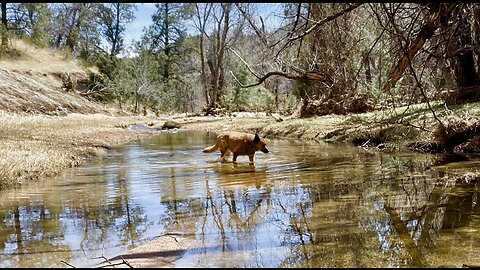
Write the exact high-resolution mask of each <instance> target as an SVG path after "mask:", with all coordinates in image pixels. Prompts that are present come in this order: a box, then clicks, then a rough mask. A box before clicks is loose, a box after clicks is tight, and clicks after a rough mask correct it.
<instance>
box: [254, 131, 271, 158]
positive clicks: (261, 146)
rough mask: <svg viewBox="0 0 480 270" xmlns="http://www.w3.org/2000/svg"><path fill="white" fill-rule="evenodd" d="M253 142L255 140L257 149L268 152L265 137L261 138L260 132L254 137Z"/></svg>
mask: <svg viewBox="0 0 480 270" xmlns="http://www.w3.org/2000/svg"><path fill="white" fill-rule="evenodd" d="M253 142H255V146H256V148H255V150H256V151H262V152H263V153H265V154H266V153H268V149H267V143H266V142H265V138H260V136H258V133H255V138H254V139H253Z"/></svg>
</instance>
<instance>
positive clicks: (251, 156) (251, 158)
mask: <svg viewBox="0 0 480 270" xmlns="http://www.w3.org/2000/svg"><path fill="white" fill-rule="evenodd" d="M253 156H254V155H249V156H248V159H249V160H250V164H253Z"/></svg>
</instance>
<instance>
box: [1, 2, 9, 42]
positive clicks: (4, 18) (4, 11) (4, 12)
mask: <svg viewBox="0 0 480 270" xmlns="http://www.w3.org/2000/svg"><path fill="white" fill-rule="evenodd" d="M2 25H3V28H4V29H3V31H2V47H6V46H7V44H8V35H7V30H8V28H7V3H5V2H2Z"/></svg>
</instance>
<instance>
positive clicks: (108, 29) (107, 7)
mask: <svg viewBox="0 0 480 270" xmlns="http://www.w3.org/2000/svg"><path fill="white" fill-rule="evenodd" d="M134 9H136V6H135V4H131V3H108V4H101V5H100V8H99V15H98V24H99V26H100V29H101V32H102V34H103V37H104V38H105V39H106V41H107V42H108V44H109V45H110V49H109V50H107V52H108V53H109V55H110V56H114V55H118V54H119V53H121V52H122V51H123V50H124V44H123V42H124V40H123V35H124V34H125V30H126V26H127V24H129V23H131V22H132V21H133V20H134V19H135V15H134Z"/></svg>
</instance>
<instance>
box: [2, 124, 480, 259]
mask: <svg viewBox="0 0 480 270" xmlns="http://www.w3.org/2000/svg"><path fill="white" fill-rule="evenodd" d="M214 141H215V134H214V133H208V132H203V131H182V130H180V131H177V132H162V133H160V134H158V135H155V136H153V137H151V138H148V139H142V140H139V141H135V142H132V143H129V144H126V145H123V146H119V147H117V148H115V149H114V150H112V151H110V153H109V154H108V155H107V156H105V157H101V158H96V159H92V160H90V161H88V162H87V163H86V164H84V166H82V167H78V168H71V169H68V170H65V172H63V173H62V174H61V175H59V176H57V177H52V178H50V179H47V180H45V181H41V182H35V183H31V184H28V185H25V186H23V187H21V188H18V189H12V190H5V191H0V217H1V219H0V249H1V254H0V267H3V268H7V267H11V268H18V267H24V268H30V267H35V268H46V267H66V264H65V263H63V262H62V260H63V261H65V262H68V263H70V264H72V265H74V266H77V267H93V266H94V265H96V264H97V263H100V262H102V261H103V260H102V259H100V258H99V257H101V256H105V257H106V258H111V257H114V256H116V255H119V254H122V253H125V252H126V251H127V250H128V249H131V248H134V247H136V246H139V245H141V244H144V243H146V242H148V241H149V240H151V239H153V238H155V237H157V236H159V235H162V234H166V233H168V232H181V233H183V234H184V235H185V236H187V237H190V238H191V241H192V245H193V246H194V247H195V248H192V249H188V250H185V251H184V253H183V256H182V257H181V258H180V259H179V260H177V261H175V262H174V265H173V267H355V268H357V267H439V266H457V267H461V266H462V265H463V264H467V265H480V255H479V254H480V206H479V196H478V195H479V184H478V168H480V161H479V160H476V159H465V158H460V157H451V156H446V155H442V154H426V153H416V152H404V151H393V152H382V151H372V150H369V149H363V148H361V147H354V146H351V145H348V144H327V143H323V142H305V141H300V140H280V139H268V138H267V148H268V149H269V150H270V153H268V154H264V153H262V152H257V153H256V155H255V164H254V165H249V164H248V157H246V156H240V157H239V158H238V160H237V161H238V164H232V163H221V162H220V158H219V156H220V153H219V152H216V153H203V152H202V149H203V148H204V147H206V146H210V145H212V144H213V143H214ZM230 158H231V157H230Z"/></svg>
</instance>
